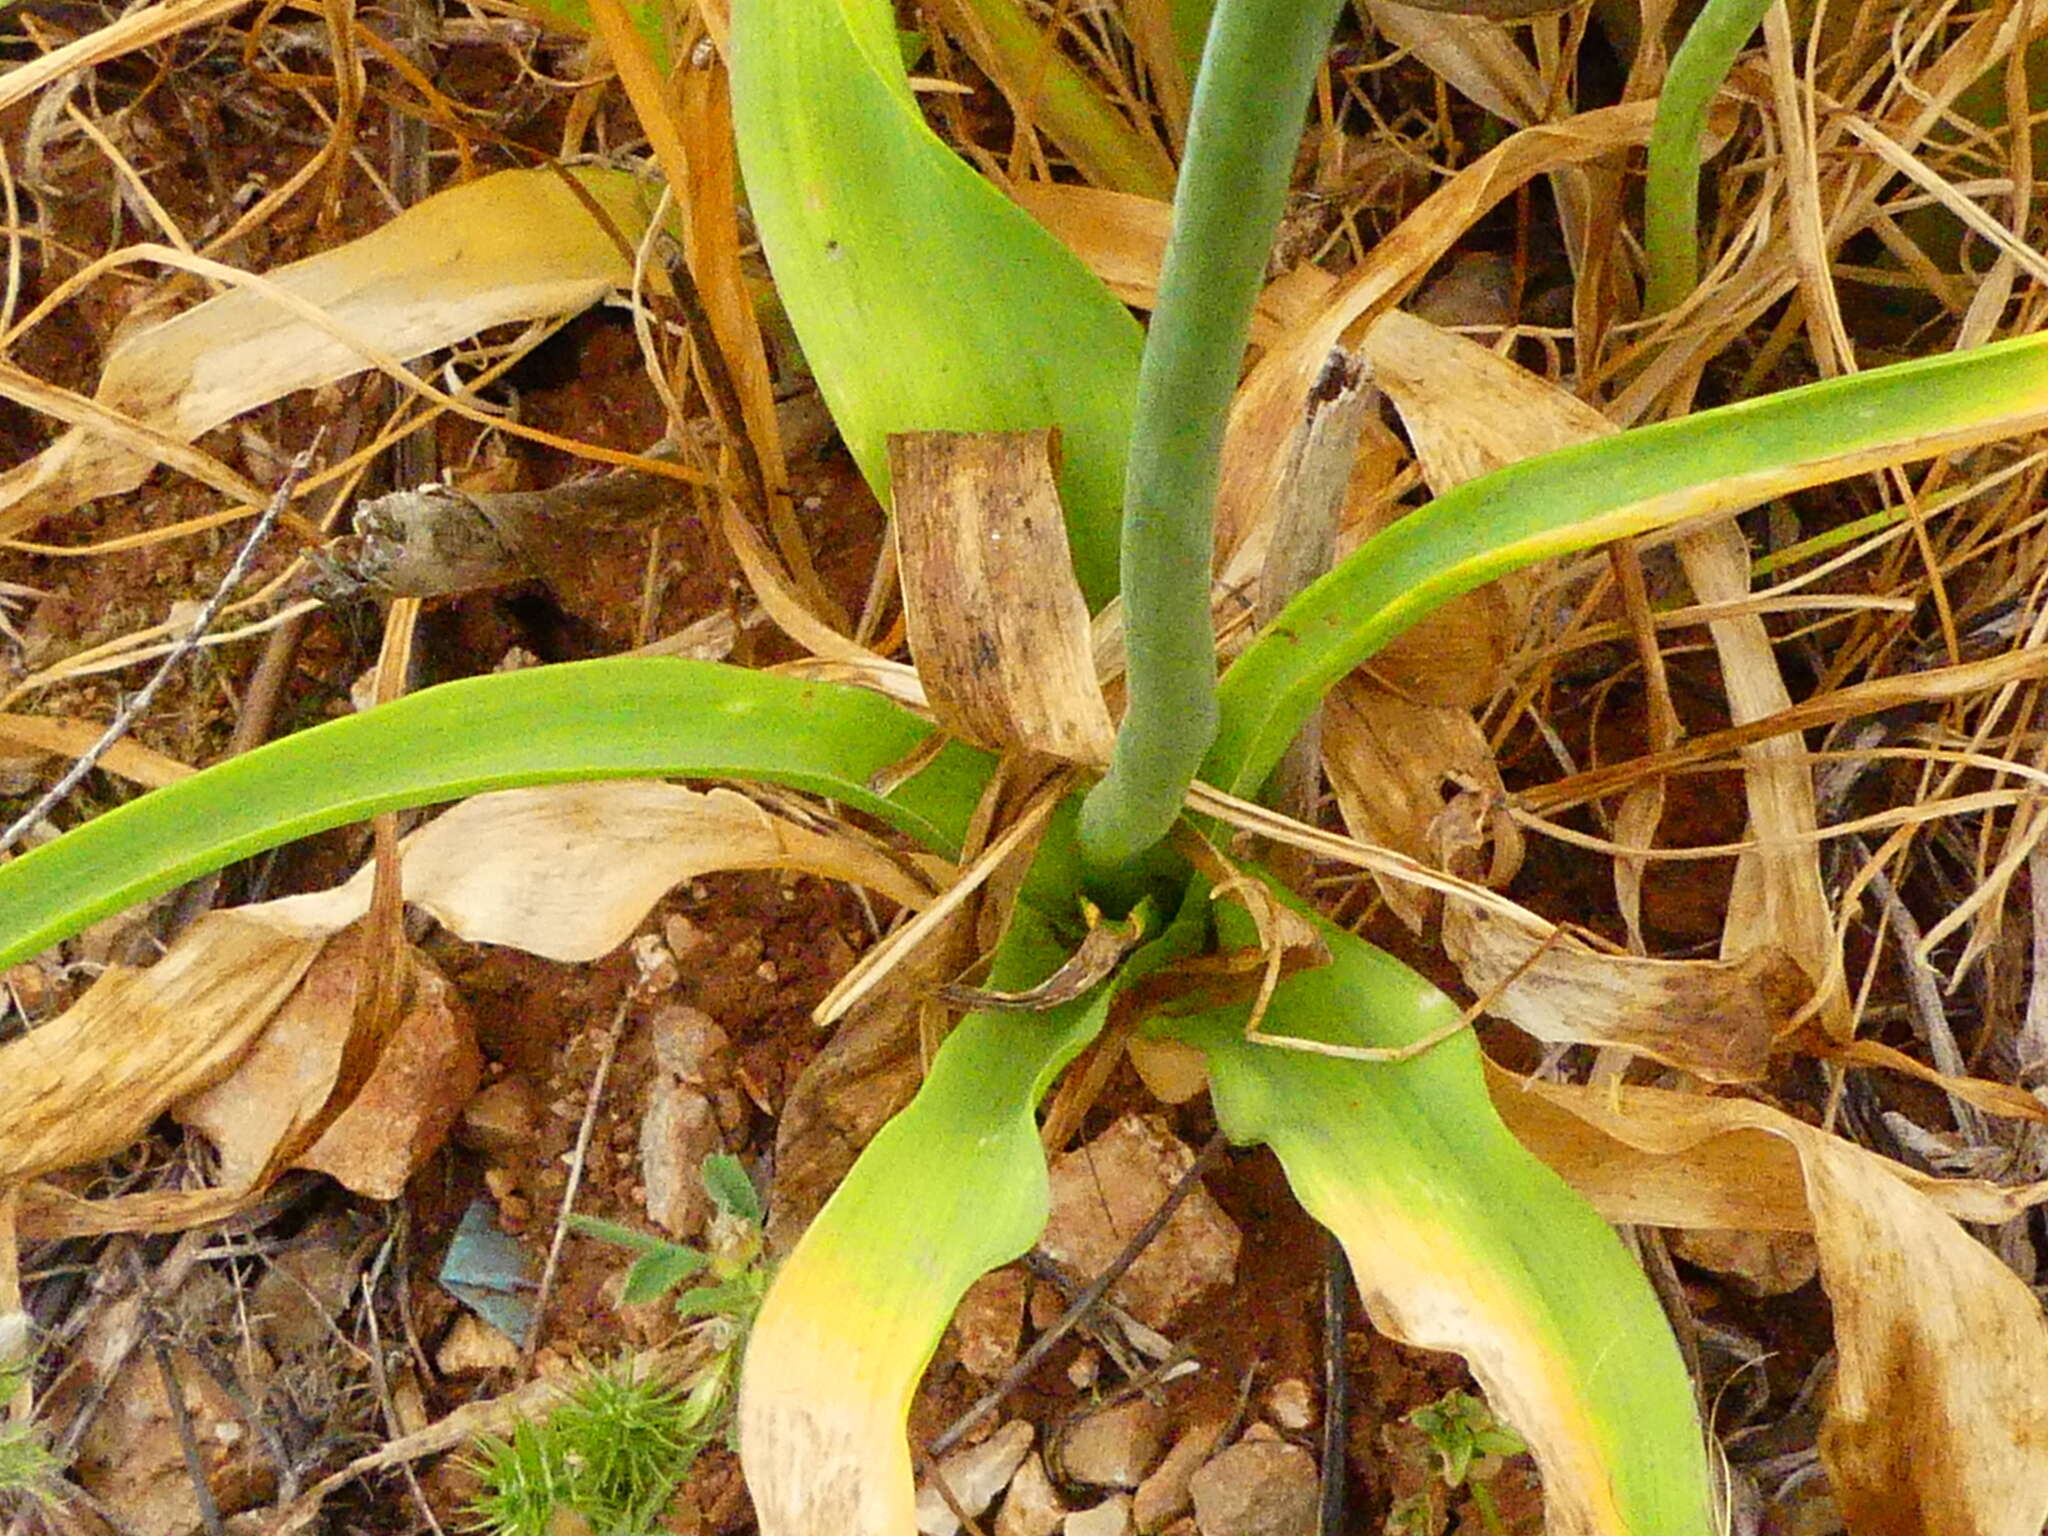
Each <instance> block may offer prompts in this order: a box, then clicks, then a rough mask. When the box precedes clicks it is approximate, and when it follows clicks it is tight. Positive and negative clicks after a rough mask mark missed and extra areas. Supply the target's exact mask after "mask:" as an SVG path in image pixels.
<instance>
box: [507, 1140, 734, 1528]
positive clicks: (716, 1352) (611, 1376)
mask: <svg viewBox="0 0 2048 1536" xmlns="http://www.w3.org/2000/svg"><path fill="white" fill-rule="evenodd" d="M703 1179H704V1188H705V1190H706V1191H707V1192H708V1193H709V1194H710V1196H711V1198H712V1200H713V1201H714V1202H715V1204H716V1206H717V1215H716V1216H715V1217H714V1218H713V1220H712V1224H711V1234H710V1239H709V1241H708V1243H707V1244H706V1247H705V1249H704V1250H699V1249H695V1248H688V1247H684V1246H683V1245H681V1244H679V1243H671V1242H668V1241H666V1240H664V1239H661V1238H657V1237H650V1236H648V1235H647V1234H646V1233H643V1232H636V1231H634V1230H633V1229H632V1228H630V1227H623V1226H620V1225H619V1224H617V1223H616V1222H609V1221H599V1220H597V1219H595V1218H593V1217H586V1216H579V1217H575V1218H573V1225H574V1227H575V1229H576V1230H577V1231H578V1232H581V1233H582V1234H584V1235H585V1236H587V1237H595V1238H598V1239H600V1240H602V1241H605V1242H609V1243H613V1244H616V1245H617V1246H619V1247H621V1248H625V1249H627V1250H629V1251H631V1252H632V1253H634V1254H635V1255H637V1257H636V1258H635V1259H634V1261H633V1267H632V1269H631V1270H629V1271H628V1272H627V1275H626V1285H625V1291H624V1294H623V1296H622V1297H621V1299H622V1300H623V1301H625V1302H626V1303H628V1304H629V1305H644V1304H646V1303H648V1302H653V1301H657V1300H659V1299H660V1298H661V1297H663V1296H665V1295H668V1294H669V1293H671V1292H674V1293H675V1308H676V1311H677V1313H678V1314H680V1315H681V1316H683V1317H688V1318H696V1319H698V1322H697V1325H696V1327H695V1328H693V1329H692V1330H691V1331H692V1333H693V1335H694V1336H695V1337H696V1339H697V1340H698V1341H699V1342H700V1345H701V1347H702V1348H703V1350H704V1351H705V1355H704V1358H703V1359H702V1362H701V1363H700V1364H699V1365H698V1366H697V1367H696V1368H695V1370H694V1371H693V1372H692V1373H691V1375H690V1377H689V1379H688V1380H687V1381H686V1382H683V1383H681V1384H677V1383H674V1382H671V1381H668V1380H664V1379H662V1378H661V1377H660V1376H658V1375H646V1374H641V1373H639V1372H635V1371H633V1370H631V1369H630V1368H626V1367H614V1368H612V1369H610V1370H605V1371H598V1372H595V1373H593V1374H592V1375H591V1377H590V1378H589V1379H588V1380H587V1381H585V1382H583V1383H582V1384H581V1385H580V1386H578V1387H577V1388H576V1390H575V1391H574V1392H573V1393H572V1394H571V1395H570V1396H569V1398H568V1399H567V1400H566V1401H565V1402H563V1403H562V1404H561V1406H559V1407H558V1408H556V1409H555V1411H554V1412H553V1413H551V1414H550V1415H549V1416H548V1418H547V1421H546V1422H545V1423H541V1424H533V1423H523V1424H520V1425H519V1426H518V1427H517V1428H515V1429H514V1430H513V1432H512V1437H511V1439H509V1440H504V1439H497V1438H495V1437H494V1438H488V1439H485V1440H484V1441H482V1442H480V1443H479V1445H478V1449H477V1455H476V1457H475V1458H474V1460H473V1462H472V1465H473V1466H474V1468H475V1470H476V1472H477V1475H478V1477H479V1479H480V1480H481V1482H482V1484H483V1490H482V1492H481V1493H479V1494H478V1495H477V1497H476V1499H475V1500H474V1501H473V1502H472V1503H471V1505H470V1514H471V1522H470V1526H471V1529H472V1530H476V1531H479V1532H483V1533H485V1536H560V1533H561V1532H563V1531H564V1530H569V1529H575V1530H579V1531H580V1530H583V1529H588V1530H589V1531H591V1532H593V1533H595V1536H640V1533H642V1532H647V1531H651V1530H653V1529H654V1528H655V1522H656V1521H657V1519H658V1518H659V1517H660V1515H661V1512H662V1511H663V1510H664V1509H665V1508H667V1506H668V1503H669V1500H670V1499H671V1498H672V1497H673V1496H674V1494H675V1490H676V1488H677V1487H678V1485H680V1484H681V1482H682V1480H683V1479H684V1477H686V1476H687V1475H688V1474H689V1470H690V1467H691V1465H692V1464H693V1463H694V1462H695V1461H696V1459H697V1455H698V1453H699V1452H700V1451H702V1450H703V1449H704V1448H705V1447H706V1446H707V1445H710V1444H712V1443H713V1442H714V1441H716V1440H718V1439H720V1438H721V1437H723V1436H726V1435H728V1434H729V1432H730V1426H731V1421H732V1401H733V1388H734V1386H735V1384H736V1383H737V1381H738V1379H739V1366H740V1359H741V1357H742V1355H743V1354H744V1353H745V1348H746V1340H747V1331H748V1329H749V1328H750V1327H751V1326H752V1324H753V1320H754V1314H755V1313H756V1312H757V1311H759V1309H760V1305H761V1298H762V1296H763V1295H764V1294H765V1293H766V1292H767V1289H768V1271H767V1266H766V1265H765V1264H763V1263H762V1262H761V1250H762V1241H761V1206H760V1201H759V1198H758V1197H757V1196H756V1195H755V1193H754V1187H753V1184H752V1182H751V1181H750V1180H749V1179H748V1178H747V1174H746V1170H745V1169H744V1168H742V1167H741V1166H740V1164H739V1162H738V1160H737V1159H735V1158H732V1157H728V1156H725V1155H723V1154H717V1155H714V1156H712V1157H709V1158H706V1159H705V1161H704V1170H703ZM700 1278H701V1280H702V1281H703V1283H701V1284H697V1285H687V1282H689V1281H692V1280H698V1279H700ZM686 1287H687V1288H686Z"/></svg>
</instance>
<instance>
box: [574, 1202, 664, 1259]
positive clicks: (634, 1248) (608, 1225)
mask: <svg viewBox="0 0 2048 1536" xmlns="http://www.w3.org/2000/svg"><path fill="white" fill-rule="evenodd" d="M569 1230H570V1231H571V1232H574V1233H576V1234H577V1235H578V1236H581V1237H594V1238H596V1239H597V1240H598V1241H599V1242H601V1243H610V1244H611V1245H612V1246H613V1247H614V1248H624V1249H625V1250H627V1251H628V1252H629V1253H659V1252H661V1251H662V1250H663V1249H664V1248H673V1247H674V1246H675V1244H673V1243H671V1242H669V1241H668V1239H666V1238H662V1237H656V1236H655V1235H654V1234H653V1233H651V1232H641V1231H638V1230H636V1229H635V1228H633V1227H629V1226H626V1225H624V1224H623V1223H620V1222H616V1221H606V1220H605V1219H604V1218H603V1217H602V1216H585V1215H583V1214H582V1213H581V1212H578V1213H576V1214H575V1215H572V1216H571V1217H570V1218H569Z"/></svg>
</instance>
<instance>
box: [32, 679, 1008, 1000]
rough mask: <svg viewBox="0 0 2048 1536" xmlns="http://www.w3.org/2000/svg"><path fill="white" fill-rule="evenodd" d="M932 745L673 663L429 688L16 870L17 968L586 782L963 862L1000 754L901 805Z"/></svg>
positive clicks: (98, 825) (807, 699)
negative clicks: (911, 764) (177, 903)
mask: <svg viewBox="0 0 2048 1536" xmlns="http://www.w3.org/2000/svg"><path fill="white" fill-rule="evenodd" d="M931 735H932V731H931V727H930V726H928V725H926V724H925V723H924V722H922V721H920V720H919V719H917V717H916V716H914V715H912V714H911V713H910V712H909V711H908V710H906V709H903V708H902V707H900V706H899V705H896V704H893V703H891V702H890V701H889V700H887V699H885V698H883V697H881V696H880V695H879V694H874V693H869V692H867V691H865V690H863V689H857V688H846V687H840V686H837V685H834V684H829V683H813V682H805V681H802V680H799V679H796V678H788V677H779V676H775V675H772V674H768V673H761V672H748V671H743V670H741V669H739V668H737V667H726V666H719V665H715V664H713V663H710V662H701V661H683V660H677V659H674V658H654V657H620V658H614V659H611V660H607V661H586V662H575V663H571V664H568V665H565V666H558V667H535V668H531V669H529V670H527V671H523V672H507V673H500V674H496V675H494V676H490V677H477V678H469V679H466V680H465V681H462V682H457V683H447V684H444V685H442V686H441V687H439V688H429V689H426V690H424V691H423V692H420V693H416V694H413V695H411V696H410V697H407V698H404V699H400V700H398V701H397V702H395V703H392V704H386V705H384V706H382V707H381V708H378V709H373V710H369V711H366V712H365V713H363V714H360V715H355V716H352V717H350V718H348V719H344V720H336V721H332V722H330V723H329V724H326V725H321V726H316V727H315V728H314V729H312V730H310V731H302V732H300V733H299V734H297V735H295V736H287V737H285V738H284V739H283V740H281V741H276V742H272V743H271V744H270V745H268V746H265V747H259V748H258V749H257V750H256V751H254V752H249V753H246V754H244V755H243V756H241V757H236V758H230V759H229V760H228V761H227V762H224V763H221V764H219V765H217V766H216V767H213V768H209V769H207V770H206V771H205V772H203V773H198V774H195V775H193V776H192V777H191V778H189V779H185V780H182V781H180V782H179V783H176V784H173V785H171V786H169V787H168V788H165V789H159V790H156V791H155V792H153V793H151V794H148V795H144V796H143V797H142V798H140V799H138V800H135V801H132V802H130V803H129V804H127V805H124V806H122V807H120V808H119V809H118V810H114V811H109V812H108V813H107V814H106V815H104V816H101V817H99V818H98V819H97V820H94V821H89V822H87V823H85V825H83V826H81V827H78V828H76V829H74V830H73V831H71V832H70V833H68V834H67V835H65V836H64V837H61V838H59V839H58V840H57V841H55V842H53V843H48V844H46V845H44V846H43V847H41V848H37V849H35V850H33V851H31V852H29V853H27V854H24V855H22V856H21V857H20V858H18V859H15V860H13V861H12V862H11V863H7V864H0V968H4V967H6V966H8V965H12V964H13V963H14V962H15V961H17V960H21V959H24V958H26V957H27V956H29V955H32V954H34V953H36V952H37V951H38V950H40V949H42V948H44V947H45V946H46V945H49V944H53V943H55V942H56V941H57V940H59V939H62V938H65V937H68V936H69V935H71V934H73V933H76V932H77V931H78V930H79V929H81V928H83V927H84V926H85V925H86V924H87V923H90V922H92V921H93V920H94V919H96V918H99V917H103V916H105V915H106V914H107V913H109V912H114V911H118V910H119V909H120V908H122V907H124V906H128V905H130V904H132V903H134V902H138V901H143V900H146V899H147V898H149V897H151V896H154V895H156V894H158V893H159V892H161V891H165V890H168V889H170V888H171V887H172V886H174V885H177V884H179V883H180V882H182V881H185V880H190V879H192V878H193V877H194V876H196V875H202V874H205V873H206V872H207V871H209V870H214V869H219V868H220V867H221V866H222V865H224V864H229V863H232V862H234V861H235V860H236V859H240V858H246V857H247V856H248V855H250V854H252V853H260V852H262V851H263V850H264V849H266V848H274V847H276V846H277V845H278V844H280V843H285V842H289V841H290V840H292V839H293V838H297V837H304V836H306V835H308V834H309V833H313V832H319V831H324V830H325V829H326V828H329V827H336V826H342V825H345V824H346V823H348V822H352V821H360V820H362V819H363V818H364V817H367V816H372V815H375V814H376V813H377V812H379V811H390V810H398V809H400V808H402V807H406V806H415V805H432V804H435V803H437V802H440V801H444V800H455V799H460V798H461V797H463V796H465V795H473V794H477V793H480V792H481V791H484V790H490V789H510V788H514V787H516V786H519V785H523V784H547V783H562V782H565V781H569V780H576V779H605V778H659V777H664V776H689V777H695V778H725V779H752V780H759V781H762V782H765V783H773V784H784V785H788V786H790V787H791V788H795V789H804V790H810V791H812V792H813V793H816V794H821V795H825V796H827V797H829V798H831V799H833V800H837V801H840V802H842V803H844V804H847V805H850V806H853V807H856V808H857V809H860V810H863V811H867V812H869V813H870V814H872V815H875V816H879V817H880V818H881V819H882V820H884V821H886V822H888V823H889V824H890V825H891V826H893V827H895V828H897V829H898V830H899V831H902V832H905V833H908V834H909V835H910V836H912V837H915V838H917V839H918V840H919V841H921V842H923V843H924V844H926V845H927V846H928V847H931V848H933V849H934V850H936V851H938V852H940V853H944V854H951V853H953V852H955V851H957V849H958V848H959V845H960V839H961V837H962V836H964V835H965V831H966V826H967V819H968V817H969V816H970V815H971V814H972V812H973V808H974V804H975V800H976V797H977V796H978V795H979V793H980V786H981V785H982V783H983V782H984V781H985V780H986V779H987V776H988V774H989V772H990V770H991V767H992V764H991V762H990V759H989V758H988V757H987V755H986V754H984V753H981V752H977V751H975V750H974V749H973V748H970V747H964V746H961V745H959V744H957V743H949V744H947V745H946V746H945V747H944V748H943V749H942V750H941V751H940V752H939V754H938V756H937V757H936V758H935V759H933V761H932V762H931V763H930V764H929V765H928V766H926V767H924V768H922V769H921V770H920V771H919V772H918V773H916V774H915V775H913V776H912V777H911V778H910V779H909V780H908V781H906V782H905V783H903V784H902V785H901V786H899V787H898V788H896V789H895V790H893V791H892V792H891V793H889V794H887V795H880V794H877V793H875V791H874V790H872V789H870V788H869V787H868V784H869V780H870V779H871V778H873V777H874V776H875V775H877V774H881V773H883V772H885V771H887V770H890V769H892V768H894V767H895V766H896V765H898V764H900V763H902V762H903V761H904V760H905V759H907V758H909V757H910V756H911V754H912V753H913V752H916V751H918V750H920V749H922V748H923V747H924V746H925V745H926V743H927V742H928V741H929V739H930V737H931Z"/></svg>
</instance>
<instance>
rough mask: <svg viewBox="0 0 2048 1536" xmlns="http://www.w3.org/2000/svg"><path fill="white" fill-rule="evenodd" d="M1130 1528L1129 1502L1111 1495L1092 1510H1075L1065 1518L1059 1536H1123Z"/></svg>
mask: <svg viewBox="0 0 2048 1536" xmlns="http://www.w3.org/2000/svg"><path fill="white" fill-rule="evenodd" d="M1130 1528H1131V1501H1130V1499H1129V1497H1128V1496H1127V1495H1124V1494H1121V1493H1113V1494H1111V1495H1110V1496H1109V1497H1108V1498H1106V1499H1104V1500H1103V1501H1102V1502H1101V1503H1100V1504H1098V1505H1096V1506H1095V1507H1094V1508H1093V1509H1083V1510H1077V1511H1075V1512H1074V1513H1073V1514H1071V1515H1069V1516H1067V1523H1066V1526H1065V1528H1064V1529H1063V1530H1062V1532H1061V1536H1125V1533H1126V1532H1128V1531H1129V1530H1130Z"/></svg>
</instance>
